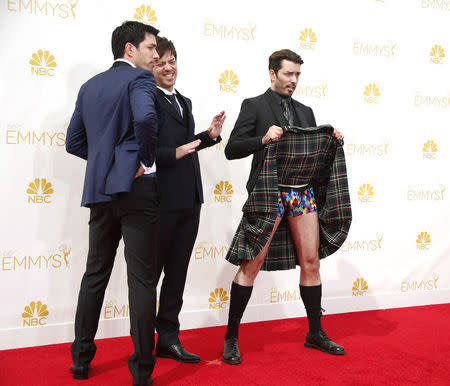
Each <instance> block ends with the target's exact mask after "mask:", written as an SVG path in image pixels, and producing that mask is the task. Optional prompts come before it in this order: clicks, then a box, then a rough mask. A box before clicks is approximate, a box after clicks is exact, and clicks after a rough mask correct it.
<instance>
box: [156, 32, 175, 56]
mask: <svg viewBox="0 0 450 386" xmlns="http://www.w3.org/2000/svg"><path fill="white" fill-rule="evenodd" d="M156 51H157V52H158V55H159V57H160V58H161V57H162V56H163V55H164V54H165V53H166V52H167V51H169V52H170V53H171V54H172V55H173V56H174V58H175V59H176V58H177V50H176V49H175V46H174V45H173V42H172V41H171V40H169V39H167V38H163V37H160V36H157V37H156Z"/></svg>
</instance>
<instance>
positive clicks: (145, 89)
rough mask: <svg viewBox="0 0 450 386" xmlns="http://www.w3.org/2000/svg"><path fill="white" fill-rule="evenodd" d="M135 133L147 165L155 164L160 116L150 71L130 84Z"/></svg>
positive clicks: (143, 160) (153, 78)
mask: <svg viewBox="0 0 450 386" xmlns="http://www.w3.org/2000/svg"><path fill="white" fill-rule="evenodd" d="M129 93H130V94H129V95H130V105H131V111H132V114H133V127H134V134H135V136H136V139H137V143H138V145H139V157H140V158H141V160H142V162H143V164H144V165H145V166H151V165H153V163H154V161H155V155H156V143H157V140H158V118H157V115H156V109H155V97H156V82H155V77H154V76H153V74H152V73H151V72H150V71H145V72H143V73H142V74H141V75H139V76H138V77H137V78H136V79H135V80H133V81H132V82H131V83H130V86H129Z"/></svg>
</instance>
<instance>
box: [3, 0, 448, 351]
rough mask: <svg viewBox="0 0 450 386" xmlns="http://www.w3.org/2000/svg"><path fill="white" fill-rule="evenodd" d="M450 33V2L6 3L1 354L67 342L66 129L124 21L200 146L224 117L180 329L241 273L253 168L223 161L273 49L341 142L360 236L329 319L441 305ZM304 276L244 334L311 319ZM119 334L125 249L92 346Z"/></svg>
mask: <svg viewBox="0 0 450 386" xmlns="http://www.w3.org/2000/svg"><path fill="white" fill-rule="evenodd" d="M449 16H450V1H446V0H318V1H314V2H313V1H307V0H296V1H292V2H290V3H279V2H278V3H277V2H273V1H267V0H259V1H246V2H244V1H235V0H229V1H227V2H222V1H220V2H219V1H211V0H210V1H203V0H202V1H195V2H186V1H175V2H170V3H169V2H167V1H163V0H151V1H148V2H146V1H143V0H132V1H118V0H116V1H111V0H109V1H106V0H89V1H88V0H67V1H66V0H48V1H45V0H0V36H2V39H1V41H0V49H1V52H2V55H1V58H0V66H1V67H0V68H1V71H0V82H1V87H0V106H1V114H0V164H1V175H0V176H1V179H2V181H3V188H2V189H1V190H0V211H1V219H2V221H1V225H0V226H1V232H0V278H1V279H0V280H1V281H0V282H1V294H0V304H1V307H0V349H6V348H14V347H23V346H33V345H41V344H49V343H58V342H66V341H70V340H72V338H73V320H74V313H75V307H76V300H77V294H78V289H79V284H80V280H81V276H82V273H83V271H84V266H85V262H86V253H87V231H88V228H87V219H88V210H87V209H84V208H83V209H82V208H80V206H79V205H80V200H81V190H82V185H83V176H84V168H85V164H84V161H82V160H80V159H77V158H75V157H73V156H69V155H68V154H67V153H66V152H65V150H64V145H65V136H66V129H67V124H68V121H69V119H70V117H71V114H72V111H73V108H74V103H75V99H76V95H77V92H78V90H79V87H80V86H81V84H82V83H83V82H84V81H86V80H87V79H88V78H90V77H91V76H93V75H94V74H96V73H98V72H101V71H104V70H106V69H107V68H108V67H109V66H110V65H111V63H112V55H111V53H110V36H111V32H112V30H113V29H114V28H115V27H116V26H117V25H119V24H120V23H121V22H122V21H124V20H127V19H129V20H133V19H138V20H141V21H142V20H143V21H146V22H150V23H153V24H154V25H155V26H156V27H158V28H159V29H160V30H161V35H162V36H166V37H168V38H169V39H171V40H173V41H174V42H175V45H176V47H177V50H178V56H179V60H178V64H179V75H178V83H177V88H178V89H179V90H180V91H181V92H182V93H184V94H185V95H187V96H189V97H191V99H192V101H193V107H194V115H195V118H196V124H197V131H200V130H205V129H206V128H207V127H208V125H209V123H210V120H211V118H212V116H213V115H214V114H215V113H217V112H219V111H220V110H222V109H224V110H226V113H227V117H228V118H227V120H226V123H225V126H224V130H223V138H224V140H223V142H222V143H220V144H218V145H216V146H215V147H213V148H210V149H208V150H203V151H201V152H200V153H199V154H200V162H201V165H202V174H203V185H204V193H205V204H204V205H203V209H202V217H201V223H200V230H199V234H198V238H197V242H196V244H195V247H194V251H193V254H192V259H191V265H190V269H189V274H188V280H187V286H186V291H185V296H184V306H183V310H182V314H181V321H182V328H184V329H186V328H198V327H205V326H214V325H223V324H225V323H226V318H227V308H228V304H229V299H228V297H229V296H228V295H229V289H230V284H231V280H232V278H233V276H234V273H235V271H236V268H235V267H234V266H232V265H230V264H229V263H227V262H226V261H225V260H224V256H225V254H226V251H227V248H228V246H229V244H230V241H231V239H232V236H233V234H234V231H235V229H236V227H237V225H238V222H239V220H240V217H241V207H242V205H243V203H244V201H245V199H246V191H245V182H246V180H247V176H248V172H249V166H250V157H249V158H248V159H244V160H237V161H231V162H230V161H227V160H226V159H225V156H224V152H223V149H224V146H225V144H226V142H227V139H228V137H229V134H230V132H231V130H232V127H233V124H234V122H235V120H236V118H237V114H238V112H239V109H240V104H241V102H242V100H243V99H244V98H246V97H251V96H255V95H258V94H260V93H262V92H264V91H265V90H266V88H267V87H269V77H268V70H267V62H268V56H269V55H270V54H271V53H272V52H273V51H275V50H277V49H281V48H290V49H293V50H295V51H297V52H299V53H300V54H301V56H302V57H303V59H304V61H305V64H304V65H303V66H302V74H301V80H300V83H299V86H298V89H297V91H296V92H295V97H296V98H297V99H298V100H300V101H301V102H303V103H304V104H306V105H309V106H311V107H312V108H313V110H314V112H315V115H316V119H317V121H318V123H320V124H323V123H331V124H333V125H334V126H335V127H338V128H340V129H341V130H342V131H343V132H344V134H345V151H346V157H347V165H348V171H349V183H350V190H351V197H352V209H353V216H354V220H353V224H352V228H351V231H350V234H349V237H348V240H347V241H346V242H345V244H344V246H343V248H342V249H341V250H340V251H339V252H338V253H336V254H334V255H332V256H330V257H328V258H327V259H325V260H324V261H322V268H321V272H322V279H323V282H324V299H323V306H324V308H325V309H326V310H327V313H343V312H349V311H358V310H369V309H380V308H389V307H404V306H413V305H423V304H433V303H445V302H448V301H449V299H450V289H449V288H450V277H449V276H450V274H449V272H450V262H449V257H450V241H449V237H448V232H449V229H450V226H449V225H450V216H449V215H450V211H449V194H450V192H449V189H450V188H449V184H450V176H449V172H448V166H449V165H450V148H449V146H450V140H449V134H448V130H449V129H450V124H449V110H450V109H449V106H450V85H449V80H450V76H449V62H450V57H449V56H450V39H449V37H450V18H449ZM227 71H228V72H227ZM231 72H232V73H233V74H231ZM180 189H181V190H182V187H180ZM298 276H299V271H298V269H297V270H292V271H285V272H275V273H266V272H262V273H261V274H260V275H259V276H258V278H257V280H256V283H255V290H254V293H253V296H252V299H251V300H250V305H249V307H248V309H247V311H246V313H245V316H244V322H250V321H258V320H268V319H277V318H286V317H295V316H304V315H305V312H304V309H303V305H302V303H301V301H299V299H300V297H299V292H298ZM128 324H129V320H128V301H127V285H126V271H125V263H124V258H123V251H122V246H121V247H120V250H119V253H118V256H117V259H116V264H115V267H114V271H113V275H112V277H111V281H110V285H109V287H108V289H107V292H106V297H105V304H104V306H103V309H102V316H101V322H100V327H99V333H98V337H112V336H120V335H127V334H128V331H129V327H128ZM217 344H218V345H220V342H217Z"/></svg>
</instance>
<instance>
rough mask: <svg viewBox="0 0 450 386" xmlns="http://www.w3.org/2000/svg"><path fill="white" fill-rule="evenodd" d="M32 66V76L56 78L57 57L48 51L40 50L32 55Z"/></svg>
mask: <svg viewBox="0 0 450 386" xmlns="http://www.w3.org/2000/svg"><path fill="white" fill-rule="evenodd" d="M30 64H31V74H32V75H37V76H55V67H56V62H55V57H54V56H53V55H51V54H50V52H49V51H47V50H45V51H43V50H38V51H37V52H35V53H34V54H33V55H31V59H30Z"/></svg>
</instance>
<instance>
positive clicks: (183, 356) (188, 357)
mask: <svg viewBox="0 0 450 386" xmlns="http://www.w3.org/2000/svg"><path fill="white" fill-rule="evenodd" d="M155 355H156V356H157V357H158V358H169V359H175V360H176V361H178V362H183V363H197V362H200V357H199V356H198V355H195V354H192V353H190V352H189V351H187V350H186V349H185V348H184V347H183V346H182V345H181V343H178V344H172V345H171V346H168V347H156V350H155Z"/></svg>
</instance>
